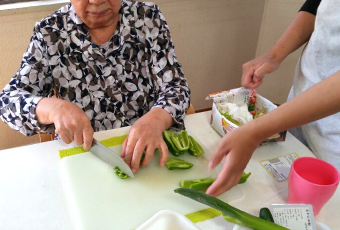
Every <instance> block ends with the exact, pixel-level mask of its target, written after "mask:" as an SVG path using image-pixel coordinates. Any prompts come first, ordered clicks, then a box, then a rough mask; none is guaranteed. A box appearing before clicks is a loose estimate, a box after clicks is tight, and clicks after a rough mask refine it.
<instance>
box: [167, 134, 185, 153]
mask: <svg viewBox="0 0 340 230" xmlns="http://www.w3.org/2000/svg"><path fill="white" fill-rule="evenodd" d="M171 141H172V143H173V144H174V145H175V146H176V148H177V149H178V150H179V151H180V152H181V153H184V152H185V151H187V150H188V149H189V145H190V142H189V136H188V133H187V131H186V130H182V131H181V133H174V134H173V135H172V136H171Z"/></svg>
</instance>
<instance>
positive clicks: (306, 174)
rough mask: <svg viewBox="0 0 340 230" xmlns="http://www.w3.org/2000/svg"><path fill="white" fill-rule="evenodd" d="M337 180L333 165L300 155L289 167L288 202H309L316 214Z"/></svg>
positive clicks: (328, 196)
mask: <svg viewBox="0 0 340 230" xmlns="http://www.w3.org/2000/svg"><path fill="white" fill-rule="evenodd" d="M339 180H340V175H339V172H338V170H337V169H336V168H335V167H334V166H333V165H331V164H329V163H327V162H325V161H323V160H320V159H318V158H314V157H300V158H298V159H296V160H295V161H294V162H293V164H292V167H291V169H290V173H289V179H288V203H290V204H296V203H303V204H311V205H312V206H313V212H314V216H316V215H317V214H318V213H319V211H320V210H321V208H322V207H323V206H324V204H326V202H327V201H328V200H329V199H330V198H331V197H332V196H333V194H334V193H335V191H336V189H337V186H338V184H339Z"/></svg>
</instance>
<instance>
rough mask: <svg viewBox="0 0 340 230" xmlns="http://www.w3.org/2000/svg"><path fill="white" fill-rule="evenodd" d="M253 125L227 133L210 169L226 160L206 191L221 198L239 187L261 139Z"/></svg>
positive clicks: (212, 159) (216, 151)
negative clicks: (230, 190) (235, 187)
mask: <svg viewBox="0 0 340 230" xmlns="http://www.w3.org/2000/svg"><path fill="white" fill-rule="evenodd" d="M249 124H250V123H249ZM258 136H259V135H257V134H256V130H254V129H253V127H252V126H251V125H248V124H247V125H245V126H242V127H239V128H237V129H235V130H233V131H231V132H229V133H227V134H226V135H225V136H224V137H223V138H222V140H221V141H220V143H219V145H218V146H217V149H216V150H215V152H214V154H213V156H212V157H211V159H210V163H209V168H215V167H216V166H217V165H218V164H220V163H221V161H222V160H223V158H225V160H224V163H223V167H222V170H221V172H220V173H219V175H218V177H217V179H216V180H215V182H214V183H213V184H212V185H211V186H210V187H209V188H208V190H207V191H206V193H207V194H209V195H211V196H219V195H221V194H222V193H224V192H226V191H228V190H229V189H231V188H232V187H233V186H235V185H237V184H238V182H239V180H240V178H241V176H242V173H243V171H244V169H245V168H246V166H247V164H248V162H249V160H250V158H251V156H252V154H253V152H254V151H255V149H256V147H257V146H258V145H259V144H260V143H261V138H258Z"/></svg>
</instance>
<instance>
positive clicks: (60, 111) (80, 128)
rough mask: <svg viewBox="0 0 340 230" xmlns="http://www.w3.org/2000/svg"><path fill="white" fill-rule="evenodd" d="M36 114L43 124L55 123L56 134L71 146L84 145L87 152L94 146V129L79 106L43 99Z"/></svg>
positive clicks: (53, 99)
mask: <svg viewBox="0 0 340 230" xmlns="http://www.w3.org/2000/svg"><path fill="white" fill-rule="evenodd" d="M36 114H37V117H38V121H39V122H40V123H41V124H52V123H54V126H55V132H56V133H57V134H58V135H59V136H60V138H61V139H62V140H63V141H64V142H65V143H66V144H69V143H71V142H72V141H74V142H75V143H76V144H77V145H81V144H83V148H84V149H85V150H89V149H90V148H91V146H92V140H93V128H92V126H91V123H90V120H89V118H88V117H87V116H86V114H85V113H84V111H83V110H81V109H80V108H79V107H78V106H77V105H75V104H73V103H71V102H68V101H65V100H61V99H57V98H43V99H41V100H40V101H39V103H38V105H37V108H36Z"/></svg>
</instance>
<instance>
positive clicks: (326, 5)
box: [288, 0, 340, 171]
mask: <svg viewBox="0 0 340 230" xmlns="http://www.w3.org/2000/svg"><path fill="white" fill-rule="evenodd" d="M338 70H340V1H339V0H323V1H321V3H320V6H319V8H318V11H317V15H316V21H315V28H314V32H313V34H312V36H311V38H310V40H309V42H308V44H307V45H306V47H305V49H304V51H303V53H302V55H301V57H300V59H299V62H298V64H297V67H296V70H295V77H294V84H293V87H292V89H291V90H290V93H289V96H288V100H289V99H291V98H293V97H295V96H297V95H299V94H301V93H302V92H304V91H305V90H307V89H308V88H309V87H311V86H313V85H315V84H317V83H318V82H320V81H322V80H323V79H325V78H327V77H329V76H330V75H332V74H334V73H335V72H337V71H338ZM338 90H339V91H340V88H339V89H338ZM339 106H340V101H339ZM291 133H292V134H293V135H294V136H296V137H297V138H298V139H299V140H300V141H302V142H303V143H304V144H305V145H307V146H308V147H309V148H310V149H311V150H312V152H313V153H314V154H315V155H316V156H317V157H319V158H321V159H323V160H325V161H327V162H329V163H331V164H333V165H334V166H335V167H336V168H337V169H338V170H339V171H340V113H337V114H334V115H332V116H329V117H326V118H323V119H321V120H318V121H315V122H312V123H309V124H307V125H304V126H302V127H299V128H296V129H293V130H291Z"/></svg>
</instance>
